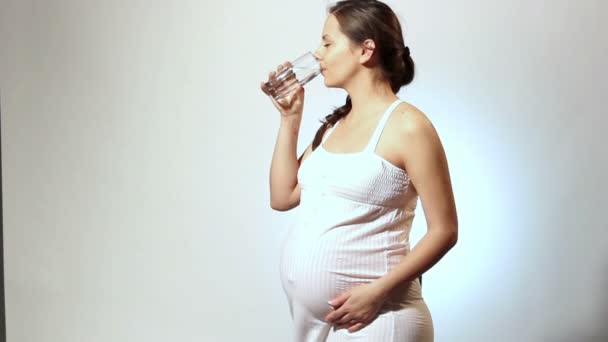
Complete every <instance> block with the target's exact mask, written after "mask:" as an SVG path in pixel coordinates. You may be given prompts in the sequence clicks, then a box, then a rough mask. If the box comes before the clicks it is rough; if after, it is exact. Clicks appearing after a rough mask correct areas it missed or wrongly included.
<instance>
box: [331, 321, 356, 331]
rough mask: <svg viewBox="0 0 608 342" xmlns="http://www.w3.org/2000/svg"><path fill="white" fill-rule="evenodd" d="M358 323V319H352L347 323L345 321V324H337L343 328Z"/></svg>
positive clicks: (339, 327)
mask: <svg viewBox="0 0 608 342" xmlns="http://www.w3.org/2000/svg"><path fill="white" fill-rule="evenodd" d="M357 323H358V322H357V321H356V320H354V319H351V320H350V321H348V322H346V323H344V324H340V325H337V326H336V328H338V329H342V328H350V327H352V326H354V325H355V324H357Z"/></svg>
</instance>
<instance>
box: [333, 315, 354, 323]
mask: <svg viewBox="0 0 608 342" xmlns="http://www.w3.org/2000/svg"><path fill="white" fill-rule="evenodd" d="M351 317H352V315H351V314H350V313H347V314H346V315H344V316H342V317H340V319H338V320H336V323H337V324H348V323H349V322H350V321H354V320H353V319H352V318H351Z"/></svg>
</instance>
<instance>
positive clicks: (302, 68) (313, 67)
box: [265, 51, 321, 101]
mask: <svg viewBox="0 0 608 342" xmlns="http://www.w3.org/2000/svg"><path fill="white" fill-rule="evenodd" d="M320 73H321V66H320V65H319V61H317V59H316V58H315V57H314V55H313V53H312V52H310V51H308V52H306V53H304V54H303V55H302V56H300V57H298V58H296V59H295V60H293V61H292V62H289V64H288V67H287V68H285V69H283V70H281V72H279V73H278V74H276V75H275V76H274V78H271V79H270V80H268V81H266V82H265V86H266V87H268V89H269V90H270V93H271V94H272V97H274V99H275V100H277V101H278V100H279V99H282V98H284V97H287V96H289V95H290V94H291V93H292V92H293V91H294V90H295V89H296V88H297V86H298V84H300V85H302V86H304V85H305V84H306V83H308V82H310V81H311V80H312V79H313V78H315V77H317V76H318V75H319V74H320Z"/></svg>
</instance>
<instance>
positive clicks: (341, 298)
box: [327, 292, 350, 306]
mask: <svg viewBox="0 0 608 342" xmlns="http://www.w3.org/2000/svg"><path fill="white" fill-rule="evenodd" d="M348 297H350V293H348V292H344V293H342V294H341V295H339V296H338V297H336V298H334V299H332V300H330V301H328V302H327V303H328V304H329V305H332V306H340V305H342V304H344V302H346V300H347V299H348Z"/></svg>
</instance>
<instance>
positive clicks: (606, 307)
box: [551, 263, 608, 342]
mask: <svg viewBox="0 0 608 342" xmlns="http://www.w3.org/2000/svg"><path fill="white" fill-rule="evenodd" d="M605 266H606V267H605V271H604V274H603V277H601V279H602V284H603V286H601V287H600V288H603V289H608V263H606V265H605ZM596 303H597V305H596V306H595V307H594V308H597V307H600V308H601V309H600V312H599V317H595V322H596V326H595V330H590V331H576V332H568V333H562V334H560V336H559V337H558V338H554V339H551V341H557V342H606V341H608V292H603V293H602V297H601V298H600V297H598V298H597V302H596ZM602 321H604V322H606V323H603V324H602V323H601V322H602Z"/></svg>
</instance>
